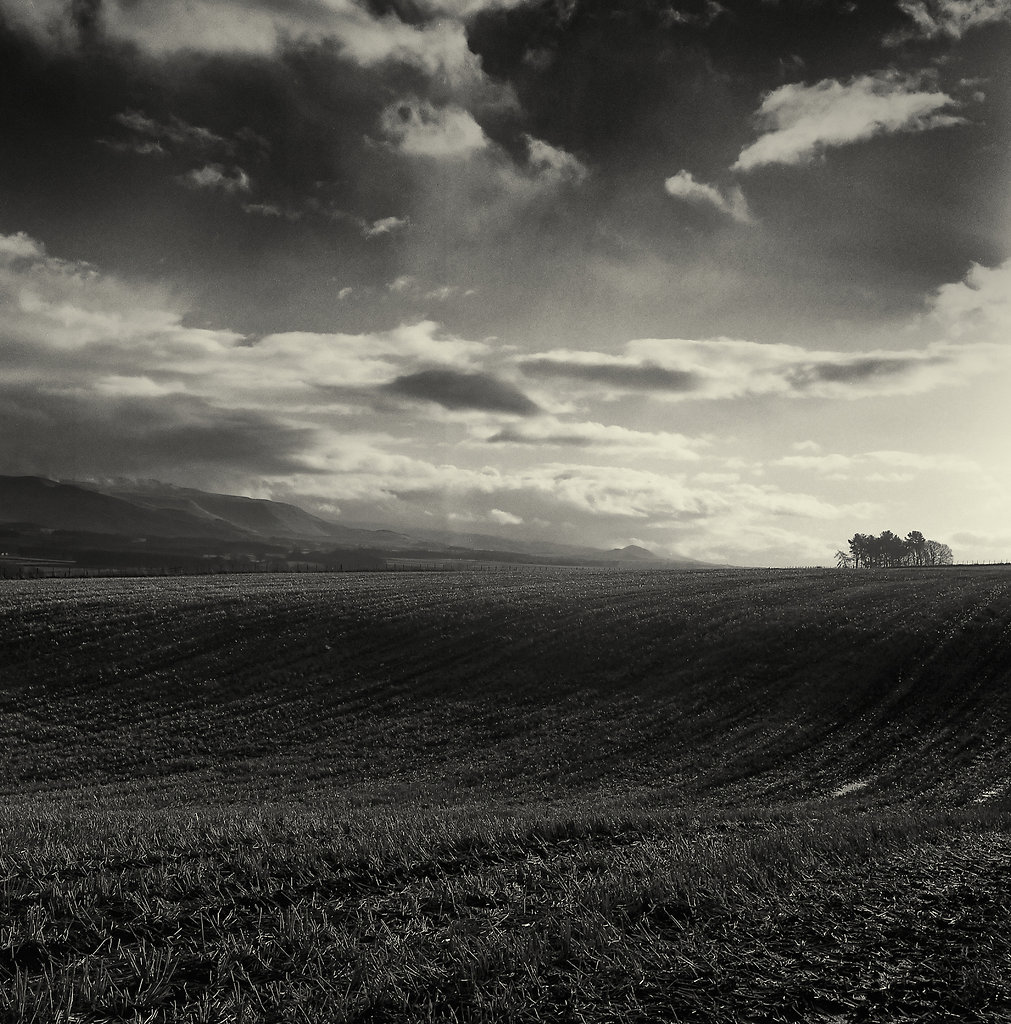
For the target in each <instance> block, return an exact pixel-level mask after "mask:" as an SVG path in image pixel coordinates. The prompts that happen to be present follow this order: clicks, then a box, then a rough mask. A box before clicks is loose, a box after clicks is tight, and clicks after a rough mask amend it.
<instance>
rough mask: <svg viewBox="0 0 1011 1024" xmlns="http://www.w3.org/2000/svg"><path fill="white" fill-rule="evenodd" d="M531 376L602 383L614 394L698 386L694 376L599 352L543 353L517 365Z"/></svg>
mask: <svg viewBox="0 0 1011 1024" xmlns="http://www.w3.org/2000/svg"><path fill="white" fill-rule="evenodd" d="M519 368H520V369H521V370H522V371H523V373H525V374H527V375H528V376H531V377H538V378H543V377H561V378H566V379H568V380H574V381H585V382H587V383H590V384H602V385H604V386H606V387H610V388H613V389H615V390H617V391H667V392H674V393H677V394H683V393H687V392H691V391H694V390H695V389H696V388H698V387H699V385H700V383H701V382H700V380H699V378H698V377H697V376H696V374H695V373H693V372H691V371H688V370H682V369H678V368H667V367H663V366H660V365H658V364H657V363H653V362H649V361H639V360H636V359H635V357H634V356H633V357H627V356H626V357H621V356H608V355H605V354H604V353H602V352H572V351H563V352H558V353H557V354H555V353H550V352H549V353H545V354H544V355H538V356H534V357H532V358H530V359H523V360H522V361H521V362H520V363H519Z"/></svg>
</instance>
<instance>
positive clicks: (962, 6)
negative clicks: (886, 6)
mask: <svg viewBox="0 0 1011 1024" xmlns="http://www.w3.org/2000/svg"><path fill="white" fill-rule="evenodd" d="M899 7H900V9H901V10H902V11H903V12H904V13H905V14H907V15H908V16H909V18H910V19H911V21H912V23H913V28H912V30H911V31H909V32H899V33H896V34H895V35H893V36H891V37H890V38H889V39H888V40H887V42H890V43H892V44H897V43H900V42H902V41H904V40H905V39H908V38H910V37H915V36H922V37H925V38H927V39H933V38H935V37H937V36H948V37H949V38H951V39H961V38H962V36H963V35H965V33H966V32H968V31H970V30H971V29H975V28H980V27H982V26H984V25H992V24H994V23H996V22H999V21H1011V0H900V3H899Z"/></svg>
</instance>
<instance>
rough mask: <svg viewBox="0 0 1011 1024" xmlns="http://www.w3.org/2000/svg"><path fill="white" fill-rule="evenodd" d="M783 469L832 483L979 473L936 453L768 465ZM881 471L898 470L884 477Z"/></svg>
mask: <svg viewBox="0 0 1011 1024" xmlns="http://www.w3.org/2000/svg"><path fill="white" fill-rule="evenodd" d="M771 465H773V466H779V467H782V468H784V469H795V470H800V471H802V472H804V473H817V474H818V475H819V476H825V477H829V478H831V479H834V480H852V479H860V480H863V481H872V482H874V481H878V482H893V481H895V480H902V481H908V480H912V479H914V478H915V476H917V475H919V474H931V475H934V474H937V473H969V474H979V473H981V469H980V467H979V465H978V464H977V463H976V462H974V461H973V460H972V459H967V458H964V457H963V456H961V455H948V454H944V453H940V452H932V453H929V454H922V453H920V452H904V451H888V450H884V451H872V452H858V453H856V454H853V455H842V454H839V453H836V452H833V453H824V454H817V455H815V454H810V455H785V456H783V457H782V458H780V459H776V460H775V461H774V462H772V463H771ZM882 468H886V469H892V470H899V471H901V472H899V473H895V474H884V473H882V472H881V469H882Z"/></svg>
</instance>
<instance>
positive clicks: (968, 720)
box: [0, 568, 1011, 1024]
mask: <svg viewBox="0 0 1011 1024" xmlns="http://www.w3.org/2000/svg"><path fill="white" fill-rule="evenodd" d="M1009 579H1011V577H1008V576H1007V575H1006V573H1005V572H1004V571H1001V570H985V569H979V570H962V569H946V570H937V571H926V570H920V571H914V570H908V571H906V570H897V571H880V572H876V571H868V572H841V571H829V570H823V571H814V570H812V571H757V570H755V571H746V570H740V571H731V570H727V571H706V572H616V571H591V570H561V569H557V570H556V569H532V568H531V569H510V570H503V571H501V572H482V573H465V572H461V573H447V574H441V573H397V574H378V573H376V574H362V575H356V574H343V575H318V576H317V575H300V576H252V577H239V576H236V577H202V578H200V577H197V578H190V579H179V578H174V579H153V580H115V579H111V580H92V581H87V580H48V581H23V582H19V581H4V582H3V583H0V673H2V677H0V678H2V685H0V759H2V760H0V764H2V773H0V794H2V797H3V805H4V809H3V811H2V813H0V851H2V852H0V1014H3V1015H6V1016H5V1017H4V1019H7V1020H11V1021H22V1020H26V1021H30V1020H37V1021H40V1022H41V1021H57V1020H65V1021H82V1022H83V1021H96V1022H97V1021H107V1020H115V1021H120V1020H123V1021H151V1022H154V1021H166V1022H168V1021H179V1022H183V1021H186V1022H197V1021H207V1022H210V1021H215V1022H216V1021H220V1022H226V1021H228V1022H230V1021H240V1020H242V1021H248V1022H251V1024H252V1022H266V1021H292V1022H296V1021H298V1022H301V1021H314V1022H324V1021H325V1022H331V1021H345V1020H346V1021H367V1020H368V1021H400V1020H419V1021H420V1020H445V1021H451V1020H469V1021H482V1020H516V1021H525V1020H531V1021H533V1020H572V1021H616V1022H617V1021H632V1020H642V1021H646V1020H670V1021H675V1020H678V1021H680V1020H685V1021H714V1022H722V1021H727V1022H729V1021H756V1022H757V1021H902V1020H910V1021H912V1020H929V1021H935V1020H936V1021H942V1020H952V1021H970V1020H978V1021H1005V1020H1007V1019H1009V1018H1011V997H1009V991H1011V950H1009V946H1008V939H1007V936H1008V935H1009V934H1011V899H1009V896H1008V890H1009V888H1011V887H1009V885H1008V882H1009V880H1011V837H1009V833H1008V809H1009V797H1008V787H1009V769H1008V765H1009V763H1011V761H1009V755H1011V738H1009V730H1008V726H1009V718H1011V691H1009V681H1011V601H1009V592H1008V580H1009Z"/></svg>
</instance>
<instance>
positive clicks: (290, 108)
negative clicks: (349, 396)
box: [0, 16, 426, 331]
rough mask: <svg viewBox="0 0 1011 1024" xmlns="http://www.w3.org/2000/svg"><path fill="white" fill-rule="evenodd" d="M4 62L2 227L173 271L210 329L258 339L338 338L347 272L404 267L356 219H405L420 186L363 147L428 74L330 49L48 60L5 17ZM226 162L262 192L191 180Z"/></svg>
mask: <svg viewBox="0 0 1011 1024" xmlns="http://www.w3.org/2000/svg"><path fill="white" fill-rule="evenodd" d="M0 66H2V67H3V68H4V75H5V81H6V83H7V86H6V87H5V89H4V90H3V91H2V93H0V137H2V138H3V139H4V150H5V157H4V159H3V160H2V161H0V194H3V195H4V197H5V202H4V205H3V208H2V210H0V232H2V231H7V232H12V231H19V230H24V231H27V232H28V233H29V234H31V235H32V236H34V237H37V238H43V239H45V240H46V244H47V245H48V246H49V247H50V248H51V250H52V251H58V252H62V253H65V254H67V255H68V256H69V257H72V258H86V259H88V260H91V261H93V262H95V263H96V264H98V265H100V266H102V267H103V269H105V270H110V271H120V272H123V273H130V274H145V275H150V276H158V277H162V276H165V275H169V276H171V277H173V278H174V279H175V280H176V281H178V283H179V284H180V285H181V286H183V287H188V288H190V289H191V290H192V292H194V293H195V294H196V295H197V296H198V297H199V302H200V304H201V306H202V307H204V308H205V309H207V310H208V311H209V312H210V313H211V315H212V317H213V320H214V322H216V323H220V322H228V323H231V324H237V325H240V326H241V327H249V328H250V329H261V330H264V331H270V330H274V329H285V328H291V327H303V328H305V329H327V328H329V327H331V326H332V320H331V319H330V317H331V316H332V310H331V309H330V306H329V303H327V302H325V299H326V298H327V297H328V296H329V294H330V292H331V291H332V288H333V285H332V281H333V279H334V278H335V277H337V278H339V279H340V281H341V283H342V284H347V285H358V284H373V283H376V282H380V281H388V280H392V279H393V278H395V277H396V276H398V274H400V273H402V272H403V270H402V267H401V266H400V264H399V263H398V262H397V260H398V256H397V254H396V252H395V251H393V250H392V248H391V247H389V246H377V245H376V244H375V243H374V241H373V240H372V239H369V238H365V237H363V233H362V230H361V229H360V227H359V224H361V223H365V224H368V225H373V224H376V223H377V222H379V223H381V222H383V221H384V219H387V218H400V219H404V218H405V216H407V215H409V213H410V209H409V207H410V204H411V201H412V200H411V197H412V189H413V188H414V185H413V183H412V179H411V177H410V176H409V175H408V173H407V171H406V169H405V168H404V167H403V166H402V165H401V164H400V162H398V161H395V160H391V159H390V155H389V154H388V153H386V152H384V151H382V150H381V149H380V148H379V147H377V146H376V145H375V144H373V143H372V142H370V141H369V139H370V135H371V134H372V133H374V132H375V127H376V124H377V122H378V120H379V115H380V112H381V111H382V109H383V108H384V106H385V105H386V104H388V103H389V102H390V100H391V99H392V98H395V97H396V96H399V95H401V94H402V93H405V92H411V93H412V94H415V95H416V94H419V93H422V92H423V90H424V83H425V80H426V79H425V76H424V75H423V74H422V73H421V72H419V71H418V70H417V69H416V68H412V67H407V66H401V65H397V64H392V65H389V66H384V67H383V68H381V69H370V68H361V67H358V66H355V65H353V64H350V63H348V62H347V61H345V60H343V59H341V57H340V53H339V50H338V48H337V47H335V46H333V45H329V44H327V43H326V42H320V43H311V42H305V43H298V42H290V43H288V44H287V45H286V46H285V48H283V49H282V50H281V51H280V52H278V53H277V54H276V55H274V56H272V57H269V58H268V57H265V56H262V55H242V54H233V55H210V56H208V55H201V54H199V53H195V52H183V53H179V54H175V55H167V56H165V57H163V58H160V59H158V60H155V59H151V58H148V57H145V56H144V55H143V54H142V53H140V52H138V51H137V50H136V48H133V47H128V46H119V45H113V44H105V45H103V46H100V47H94V48H89V49H83V50H62V51H56V52H49V51H48V50H47V49H46V48H45V47H43V46H42V45H41V44H40V43H37V42H35V41H33V40H32V39H31V38H30V37H28V36H26V35H24V34H23V33H20V32H16V31H15V30H14V29H13V28H11V27H10V25H9V24H5V23H4V22H3V20H2V16H0ZM155 156H156V157H158V159H152V157H155ZM216 163H220V164H222V165H223V166H225V167H227V168H228V169H229V171H228V173H229V176H230V177H231V178H233V179H234V180H236V181H241V180H242V179H241V177H240V176H239V175H238V172H237V171H235V170H233V169H232V168H233V166H234V167H239V168H241V169H242V171H243V172H245V173H246V174H247V175H248V177H249V179H250V188H249V189H248V190H246V189H241V190H239V191H240V192H241V195H236V194H229V193H228V190H226V189H221V188H218V189H186V188H181V187H179V184H178V183H179V182H180V181H184V182H189V181H191V180H192V176H193V174H194V173H195V174H197V175H199V174H200V173H201V171H202V169H203V168H205V167H207V166H208V165H213V164H216ZM204 173H205V176H206V172H204ZM232 192H233V193H234V192H236V190H235V189H233V190H232ZM240 199H241V202H240V201H239V200H240ZM244 206H246V207H248V208H249V209H248V211H246V210H244V208H243V207H244ZM272 211H278V212H279V213H280V214H282V215H281V216H269V214H270V213H271V212H272ZM251 213H253V214H256V213H262V214H266V215H264V216H250V214H251ZM324 306H325V307H326V308H325V309H324V308H323V307H324Z"/></svg>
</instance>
